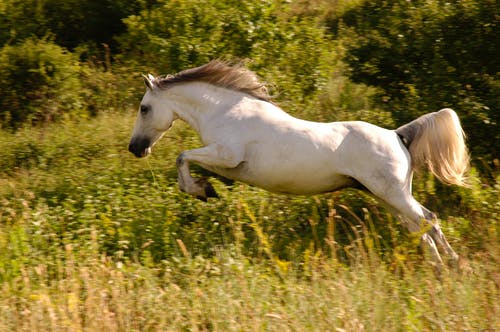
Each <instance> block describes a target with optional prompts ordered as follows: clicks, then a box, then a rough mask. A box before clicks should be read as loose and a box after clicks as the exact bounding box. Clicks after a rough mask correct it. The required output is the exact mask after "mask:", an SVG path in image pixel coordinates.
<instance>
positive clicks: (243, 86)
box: [153, 60, 271, 101]
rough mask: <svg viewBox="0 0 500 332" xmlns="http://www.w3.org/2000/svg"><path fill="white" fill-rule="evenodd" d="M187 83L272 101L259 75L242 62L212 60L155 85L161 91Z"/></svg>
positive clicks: (155, 81)
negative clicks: (220, 88) (210, 86)
mask: <svg viewBox="0 0 500 332" xmlns="http://www.w3.org/2000/svg"><path fill="white" fill-rule="evenodd" d="M187 82H205V83H210V84H213V85H216V86H219V87H222V88H227V89H231V90H236V91H241V92H244V93H247V94H249V95H251V96H253V97H256V98H258V99H261V100H265V101H271V96H270V95H269V93H268V91H267V88H266V86H265V84H264V83H262V82H260V81H259V78H258V77H257V75H256V74H255V73H254V72H253V71H251V70H249V69H246V68H245V67H244V66H243V64H242V63H241V62H239V63H237V64H233V65H231V64H229V63H228V62H226V61H220V60H212V61H210V62H209V63H207V64H205V65H203V66H200V67H196V68H191V69H186V70H183V71H181V72H179V73H177V74H174V75H167V76H163V77H157V78H156V79H154V81H153V83H154V84H155V85H156V86H158V87H159V88H161V89H166V88H168V87H170V86H172V85H173V84H178V83H187Z"/></svg>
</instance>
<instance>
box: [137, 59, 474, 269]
mask: <svg viewBox="0 0 500 332" xmlns="http://www.w3.org/2000/svg"><path fill="white" fill-rule="evenodd" d="M144 82H145V84H146V87H147V91H146V93H145V95H144V97H143V99H142V101H141V105H140V109H139V114H138V117H137V121H136V123H135V127H134V129H133V133H132V138H131V141H130V145H129V150H130V151H131V152H132V153H134V154H135V155H136V156H137V157H145V156H147V155H148V154H150V153H151V147H152V146H153V145H154V144H155V143H156V142H157V141H158V140H159V139H160V138H161V136H162V135H163V133H164V132H165V131H166V130H168V129H169V128H170V126H171V125H172V122H173V121H174V120H176V119H182V120H184V121H185V122H187V123H188V124H189V125H190V126H191V127H192V128H193V129H195V130H196V131H197V132H198V133H199V135H200V139H201V141H202V143H203V145H204V146H203V147H201V148H199V149H194V150H189V151H184V152H182V153H181V154H180V155H179V157H178V158H177V168H178V176H179V187H180V190H182V191H184V192H186V193H188V194H191V195H193V196H194V197H196V198H199V199H202V200H206V199H207V197H217V194H216V192H215V190H214V189H213V187H212V186H211V185H210V183H209V182H208V181H207V180H206V179H195V178H193V177H192V176H191V174H190V171H189V163H190V162H194V163H197V164H199V165H200V166H202V167H203V168H205V169H207V170H209V171H211V172H214V173H216V174H219V175H221V176H223V177H226V178H229V179H232V180H237V181H242V182H246V183H249V184H251V185H254V186H257V187H261V188H264V189H266V190H269V191H272V192H277V193H285V194H299V195H308V194H317V193H326V192H331V191H335V190H339V189H341V188H346V187H358V188H359V187H361V188H363V189H366V190H368V191H370V192H371V193H372V194H373V195H375V196H376V197H378V198H379V199H380V200H382V201H383V202H385V203H386V204H387V205H389V206H390V207H392V208H393V209H394V210H395V211H396V212H397V213H398V214H399V215H400V216H402V217H403V220H404V221H405V223H404V224H405V225H406V227H407V228H408V230H409V231H411V232H418V231H420V230H421V229H422V228H423V227H429V231H427V232H426V233H425V234H424V235H423V236H422V243H423V244H425V245H426V247H428V249H429V250H430V252H431V254H432V256H433V258H434V259H435V261H436V262H437V263H438V265H439V266H440V265H441V264H442V260H441V257H440V255H439V252H438V250H437V247H436V245H435V243H436V242H437V244H438V245H440V246H441V248H442V249H444V251H445V252H446V253H447V254H448V255H449V256H450V258H451V259H453V260H457V259H458V256H457V254H456V253H455V252H454V251H453V249H452V248H451V246H450V245H449V244H448V242H447V241H446V238H445V236H444V234H443V233H442V232H441V230H440V227H439V225H438V222H437V219H436V216H435V215H434V214H433V213H432V212H430V211H429V210H427V209H425V208H424V207H423V206H421V205H420V204H419V203H418V202H417V201H416V200H415V199H414V198H413V196H412V194H411V183H412V176H413V170H414V169H416V168H418V167H419V166H422V165H426V166H428V168H429V169H430V171H431V172H432V173H434V174H435V175H436V176H437V178H439V179H440V180H442V181H443V182H445V183H448V184H457V185H464V173H465V172H466V170H467V168H468V164H469V155H468V152H467V148H466V146H465V142H464V134H463V131H462V128H461V126H460V122H459V119H458V117H457V115H456V113H455V112H454V111H453V110H451V109H443V110H441V111H439V112H435V113H430V114H426V115H424V116H422V117H420V118H418V119H416V120H414V121H413V122H410V123H409V124H406V125H404V126H402V127H400V128H398V129H396V130H388V129H384V128H380V127H377V126H375V125H372V124H369V123H366V122H360V121H349V122H333V123H317V122H310V121H305V120H301V119H297V118H295V117H293V116H291V115H289V114H287V113H285V112H284V111H283V110H281V109H280V108H279V107H278V106H277V105H275V104H273V103H272V102H270V97H269V95H268V94H267V90H266V88H265V86H264V85H263V84H262V83H260V82H259V80H258V79H257V76H256V75H255V74H254V73H253V72H251V71H250V70H248V69H245V68H244V67H243V66H242V65H240V64H237V65H229V64H228V63H225V62H221V61H212V62H209V63H208V64H205V65H203V66H201V67H197V68H193V69H188V70H184V71H182V72H180V73H178V74H176V75H168V76H165V77H156V78H155V77H153V76H151V75H148V76H147V77H146V76H145V77H144Z"/></svg>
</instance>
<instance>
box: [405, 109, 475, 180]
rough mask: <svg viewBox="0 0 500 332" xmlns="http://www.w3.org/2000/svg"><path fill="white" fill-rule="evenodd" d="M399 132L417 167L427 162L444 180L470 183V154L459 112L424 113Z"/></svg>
mask: <svg viewBox="0 0 500 332" xmlns="http://www.w3.org/2000/svg"><path fill="white" fill-rule="evenodd" d="M396 133H397V134H398V135H399V137H401V139H402V141H403V143H404V144H405V146H406V147H407V149H408V151H409V152H410V155H411V160H412V167H413V169H414V170H418V168H420V167H421V166H423V165H426V166H427V167H428V168H429V170H430V171H431V172H432V173H433V174H434V175H435V176H436V177H437V178H438V179H439V180H441V181H442V182H444V183H447V184H456V185H460V186H466V185H467V184H466V180H467V178H466V176H465V172H466V171H467V170H468V169H469V159H470V157H469V153H468V151H467V147H466V145H465V134H464V131H463V130H462V127H461V126H460V120H459V119H458V116H457V114H456V113H455V111H453V110H452V109H449V108H445V109H442V110H441V111H439V112H435V113H429V114H426V115H423V116H421V117H419V118H418V119H416V120H414V121H412V122H410V123H408V124H406V125H404V126H401V127H399V128H398V129H396Z"/></svg>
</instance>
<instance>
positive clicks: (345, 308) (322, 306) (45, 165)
mask: <svg viewBox="0 0 500 332" xmlns="http://www.w3.org/2000/svg"><path fill="white" fill-rule="evenodd" d="M133 121H134V118H133V117H132V116H123V115H116V114H108V115H106V114H104V115H101V116H99V117H97V118H94V119H90V120H82V121H80V122H68V123H62V124H57V125H48V126H47V127H45V128H38V129H32V128H30V129H24V130H20V131H17V132H16V133H10V132H7V131H0V150H1V151H2V154H1V156H0V331H14V330H18V331H495V330H500V268H499V267H500V259H499V257H500V241H499V240H500V222H499V221H500V203H499V197H500V195H499V192H500V181H499V179H500V177H499V176H498V174H499V169H498V167H497V168H496V169H490V170H489V174H486V175H484V176H482V177H481V178H480V177H479V176H478V175H477V174H475V173H474V172H473V180H474V185H473V187H472V188H471V189H462V188H449V187H443V186H441V185H439V184H437V183H436V182H435V181H434V180H433V179H432V178H430V177H429V176H428V175H425V174H424V175H421V176H419V178H418V179H417V180H416V184H415V189H414V191H415V196H417V197H418V199H419V200H420V201H421V202H423V203H424V204H425V205H426V206H428V207H429V208H431V209H432V210H434V211H435V212H437V213H438V214H439V216H440V218H441V219H442V228H443V231H444V232H445V234H446V235H447V237H448V239H449V242H450V243H451V245H452V246H453V247H454V248H455V249H456V251H457V252H458V253H459V255H460V256H461V258H462V259H461V262H460V268H459V269H454V268H453V269H448V270H445V271H444V272H443V274H442V275H440V276H437V275H436V274H435V272H434V269H433V267H432V266H431V264H430V263H429V261H428V260H427V259H426V258H425V257H424V256H423V255H422V254H421V253H420V252H419V250H418V236H416V235H409V234H407V233H406V232H404V231H403V229H402V228H401V227H400V226H399V224H398V222H397V220H395V218H394V217H393V216H392V215H390V214H389V213H388V212H387V211H385V210H384V209H383V208H381V207H380V206H379V205H378V204H377V202H376V201H375V200H374V199H373V198H371V197H370V196H368V195H366V194H364V193H361V192H358V191H355V190H346V191H343V192H340V193H333V194H328V195H321V196H313V197H288V196H281V195H274V194H269V193H267V192H264V191H262V190H259V189H256V188H252V187H249V186H246V185H243V184H240V183H236V184H234V185H233V186H232V187H226V186H225V185H224V183H222V182H220V181H217V180H216V181H214V184H215V187H216V188H217V190H218V192H219V194H220V196H221V198H220V199H219V200H210V201H209V202H208V203H203V202H199V201H196V200H193V199H191V198H190V197H188V196H186V195H185V194H183V193H180V192H179V191H178V189H177V186H176V170H175V158H176V156H177V154H178V153H179V152H180V151H182V150H184V149H187V148H190V147H194V146H197V144H198V142H197V139H196V136H195V135H194V134H193V132H192V131H191V130H190V129H188V128H187V127H185V126H184V125H182V124H176V125H175V126H174V128H173V130H171V131H170V132H168V133H167V135H166V137H165V138H163V140H162V141H161V142H160V143H159V144H158V146H156V147H155V150H154V154H153V156H151V157H150V158H148V159H145V160H137V159H135V158H134V157H133V156H132V155H131V154H130V153H128V152H127V151H126V146H127V144H128V139H129V134H130V130H131V128H132V125H133ZM197 171H198V172H200V170H197Z"/></svg>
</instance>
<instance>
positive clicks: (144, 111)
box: [141, 105, 151, 114]
mask: <svg viewBox="0 0 500 332" xmlns="http://www.w3.org/2000/svg"><path fill="white" fill-rule="evenodd" d="M150 110H151V107H149V106H147V105H141V114H146V113H147V112H149V111H150Z"/></svg>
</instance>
